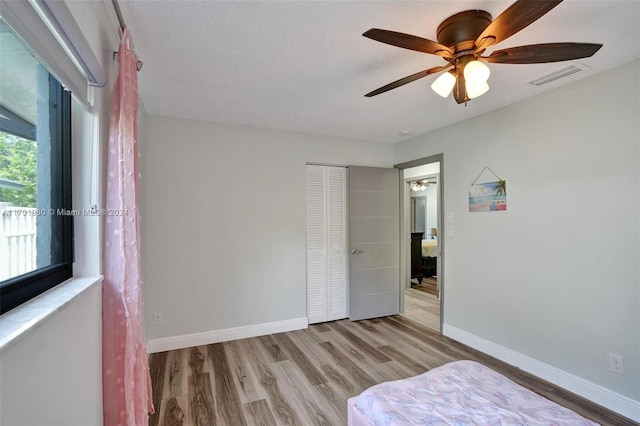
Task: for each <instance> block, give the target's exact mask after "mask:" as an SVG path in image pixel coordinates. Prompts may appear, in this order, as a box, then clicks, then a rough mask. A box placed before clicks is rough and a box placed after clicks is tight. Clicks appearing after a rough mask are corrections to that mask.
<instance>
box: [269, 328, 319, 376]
mask: <svg viewBox="0 0 640 426" xmlns="http://www.w3.org/2000/svg"><path fill="white" fill-rule="evenodd" d="M273 337H274V339H275V341H276V342H278V344H279V345H280V346H281V347H282V348H284V350H285V351H286V352H287V353H288V354H289V357H290V359H291V360H292V361H293V362H295V363H296V364H297V365H298V367H300V369H301V370H302V372H303V373H304V375H305V377H306V378H307V380H309V383H311V384H312V385H319V384H321V383H327V379H326V378H325V377H324V376H323V375H322V373H320V371H318V369H317V368H316V367H315V366H314V365H313V363H311V362H310V361H309V358H308V357H307V356H306V355H305V354H304V352H302V351H301V350H300V348H299V347H298V346H296V345H295V343H293V341H292V340H291V338H290V337H289V336H288V335H287V334H286V333H278V334H274V335H273Z"/></svg>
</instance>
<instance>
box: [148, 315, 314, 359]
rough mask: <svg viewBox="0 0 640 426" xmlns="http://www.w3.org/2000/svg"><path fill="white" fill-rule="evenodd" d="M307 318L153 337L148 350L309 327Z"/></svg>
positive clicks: (188, 346) (166, 349) (216, 341)
mask: <svg viewBox="0 0 640 426" xmlns="http://www.w3.org/2000/svg"><path fill="white" fill-rule="evenodd" d="M308 326H309V323H308V322H307V318H306V317H305V318H294V319H290V320H285V321H275V322H267V323H263V324H254V325H246V326H243V327H234V328H226V329H223V330H212V331H205V332H202V333H193V334H183V335H180V336H172V337H163V338H160V339H152V340H149V341H148V342H147V352H148V353H155V352H163V351H170V350H173V349H181V348H190V347H192V346H201V345H209V344H211V343H219V342H227V341H229V340H238V339H246V338H248V337H256V336H264V335H266V334H273V333H282V332H285V331H292V330H301V329H304V328H307V327H308Z"/></svg>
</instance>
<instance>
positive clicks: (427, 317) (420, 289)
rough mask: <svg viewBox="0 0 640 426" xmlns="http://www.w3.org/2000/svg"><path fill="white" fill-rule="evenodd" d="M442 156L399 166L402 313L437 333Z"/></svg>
mask: <svg viewBox="0 0 640 426" xmlns="http://www.w3.org/2000/svg"><path fill="white" fill-rule="evenodd" d="M441 157H442V156H435V157H430V158H428V159H424V160H422V161H424V162H423V163H421V164H419V165H414V164H415V162H412V163H414V164H409V167H400V166H401V165H400V166H396V167H399V168H401V169H402V175H401V176H402V178H401V181H402V190H401V197H402V203H401V204H402V206H403V209H402V212H401V221H402V226H401V229H402V235H401V237H402V238H401V246H402V250H401V300H400V302H401V309H400V312H401V314H402V315H404V316H406V317H407V318H409V319H411V320H413V321H416V322H418V323H420V324H421V325H424V326H426V327H428V328H431V329H433V330H435V331H437V332H441V330H442V322H443V321H442V318H443V311H442V305H443V304H442V302H443V284H444V279H443V276H444V274H443V273H442V272H443V259H442V247H443V241H442V237H441V232H440V228H441V221H442V216H443V214H442V211H443V208H442V204H443V203H442V202H441V199H442V187H443V185H442V178H441V176H442V175H441V168H442V167H441V166H442V158H441ZM425 160H427V161H425ZM419 161H420V160H419Z"/></svg>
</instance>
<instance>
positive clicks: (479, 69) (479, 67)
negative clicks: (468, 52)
mask: <svg viewBox="0 0 640 426" xmlns="http://www.w3.org/2000/svg"><path fill="white" fill-rule="evenodd" d="M490 75H491V70H490V69H489V67H488V66H486V65H485V64H483V63H482V62H480V61H471V62H469V63H468V64H467V65H465V67H464V81H465V82H466V83H467V84H472V85H476V84H480V83H485V82H486V81H487V80H488V79H489V76H490Z"/></svg>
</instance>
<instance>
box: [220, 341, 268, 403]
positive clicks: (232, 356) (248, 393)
mask: <svg viewBox="0 0 640 426" xmlns="http://www.w3.org/2000/svg"><path fill="white" fill-rule="evenodd" d="M243 342H245V341H244V340H235V341H232V342H228V343H227V344H226V345H225V350H226V351H227V355H228V356H227V360H228V361H229V366H230V368H231V374H232V376H233V380H234V382H235V383H236V386H237V389H238V396H239V397H240V402H241V403H242V404H243V406H246V404H247V403H250V402H254V401H260V400H264V399H265V398H266V397H267V394H266V392H265V391H264V388H263V387H262V386H261V385H260V382H259V380H258V378H257V376H256V375H255V374H254V373H253V371H252V367H251V363H250V361H249V359H248V358H247V354H246V349H244V346H243Z"/></svg>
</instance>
